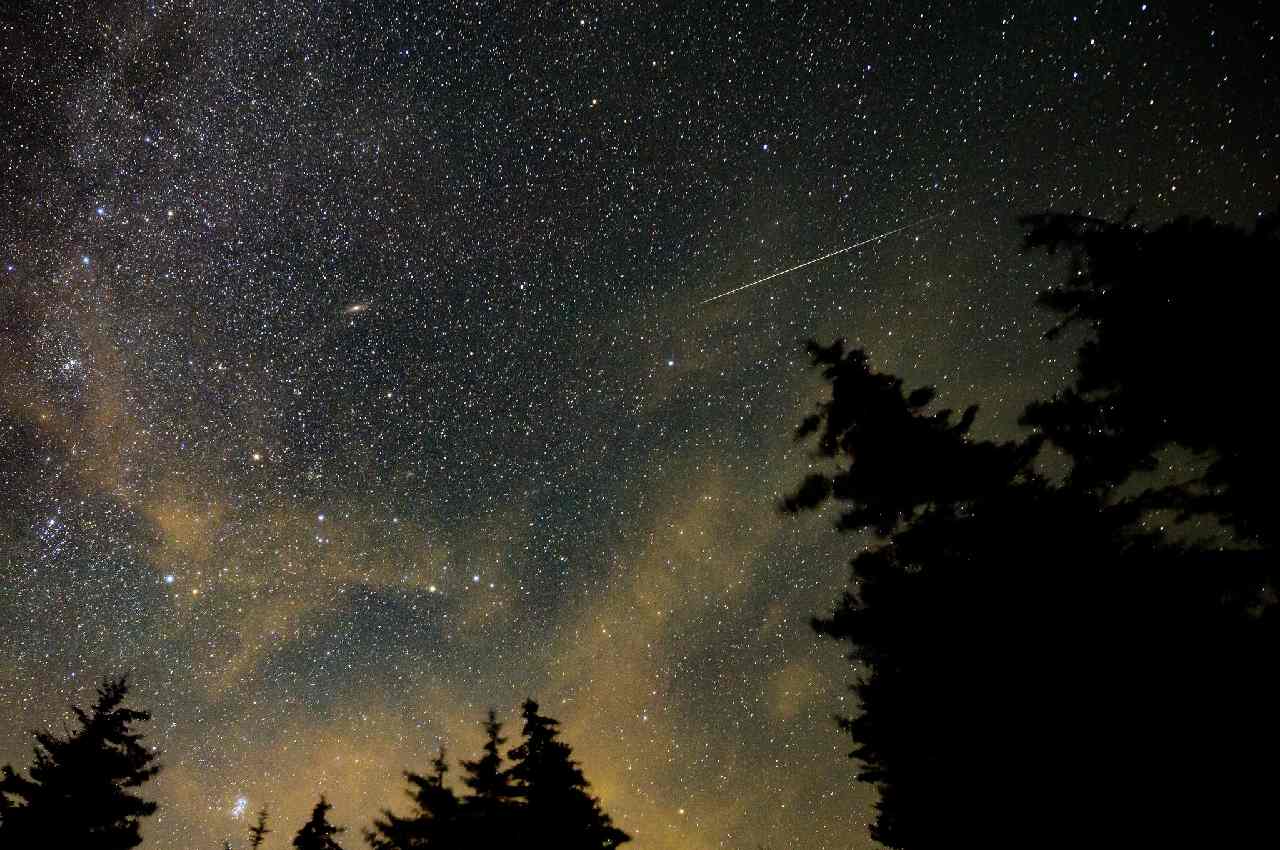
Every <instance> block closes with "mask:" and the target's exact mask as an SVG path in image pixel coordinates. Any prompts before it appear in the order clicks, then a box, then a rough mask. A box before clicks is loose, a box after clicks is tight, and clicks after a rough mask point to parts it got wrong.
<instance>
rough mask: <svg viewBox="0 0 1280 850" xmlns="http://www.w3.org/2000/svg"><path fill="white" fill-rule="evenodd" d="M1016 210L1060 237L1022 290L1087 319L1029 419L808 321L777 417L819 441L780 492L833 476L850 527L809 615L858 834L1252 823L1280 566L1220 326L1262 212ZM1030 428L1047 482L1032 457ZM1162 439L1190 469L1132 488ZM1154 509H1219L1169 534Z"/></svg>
mask: <svg viewBox="0 0 1280 850" xmlns="http://www.w3.org/2000/svg"><path fill="white" fill-rule="evenodd" d="M1029 223H1030V224H1031V225H1032V232H1031V236H1030V238H1029V244H1032V245H1045V246H1049V247H1053V246H1066V247H1068V248H1069V249H1070V250H1071V251H1072V252H1073V266H1072V273H1071V276H1070V278H1069V279H1068V283H1067V284H1066V285H1065V286H1064V287H1062V288H1060V289H1058V290H1055V291H1053V292H1051V293H1049V294H1048V295H1047V296H1046V298H1045V301H1046V303H1048V304H1049V306H1050V307H1052V308H1054V309H1057V310H1058V311H1059V312H1060V313H1062V314H1063V315H1064V317H1065V319H1066V320H1067V321H1080V322H1082V323H1083V324H1084V325H1086V326H1087V330H1088V331H1090V332H1091V333H1090V335H1089V338H1088V339H1087V340H1086V342H1085V343H1084V345H1083V347H1082V348H1081V351H1080V355H1079V371H1078V375H1079V379H1078V381H1077V384H1076V386H1075V387H1073V388H1071V389H1070V390H1066V391H1064V392H1063V393H1060V394H1059V395H1058V396H1056V397H1055V398H1054V399H1052V400H1051V401H1049V402H1045V403H1041V404H1038V405H1032V406H1031V407H1030V408H1029V409H1028V411H1027V414H1026V417H1025V421H1026V422H1027V423H1028V424H1029V425H1032V426H1034V427H1035V429H1036V431H1035V432H1034V433H1033V434H1032V435H1031V436H1029V437H1027V438H1026V439H1022V440H1017V441H1013V442H1008V443H995V442H991V441H984V440H978V439H975V438H974V437H973V436H972V435H971V433H970V431H971V428H972V426H973V424H974V422H975V419H976V409H974V408H970V409H969V410H967V411H966V412H965V413H964V415H962V416H961V417H959V418H958V419H956V418H955V417H954V416H953V414H952V413H951V412H950V411H948V410H935V409H934V406H933V399H934V394H933V391H932V390H931V389H928V388H921V389H918V390H915V391H913V392H909V393H908V392H905V391H904V390H903V385H902V381H900V380H898V379H896V378H894V377H893V376H891V375H884V374H879V373H876V372H875V371H874V370H872V369H871V368H870V366H869V364H868V362H867V359H866V357H865V355H864V354H863V353H862V352H861V351H852V352H846V351H845V350H844V347H843V345H841V344H839V343H837V344H836V345H833V346H831V347H825V348H824V347H820V346H817V345H813V344H811V345H810V352H811V354H812V355H813V359H814V363H815V365H817V366H819V367H821V368H822V369H823V372H824V376H825V377H826V378H827V380H828V381H829V383H830V385H831V400H830V401H829V402H826V403H824V404H822V405H821V406H820V409H819V411H818V412H817V414H815V415H814V416H812V417H810V418H808V419H806V420H805V421H804V422H803V423H802V424H801V426H800V428H799V430H798V436H799V437H801V438H805V437H809V436H811V435H815V434H816V435H817V448H818V452H819V454H820V455H824V456H826V457H828V458H830V459H832V461H834V466H833V468H832V469H831V470H830V471H828V472H823V473H817V474H814V475H811V476H809V477H808V478H807V479H806V480H805V481H804V483H803V484H802V485H801V486H800V488H799V489H798V490H797V491H796V492H795V493H794V494H793V495H792V496H790V497H789V498H788V499H786V500H785V501H784V507H785V508H786V509H788V510H791V511H796V510H805V509H809V508H814V507H817V506H818V505H820V504H821V503H823V502H825V501H826V500H828V499H832V500H835V501H837V502H840V503H841V504H842V506H843V508H844V510H843V511H842V513H841V515H840V519H839V527H840V528H841V529H842V530H846V531H852V532H857V533H864V534H866V535H868V536H869V537H870V544H871V545H866V546H863V547H861V551H860V553H859V554H858V555H857V556H856V557H855V558H854V559H853V561H852V567H853V570H852V583H851V585H850V588H849V590H848V591H847V592H846V593H845V595H844V597H843V599H842V600H841V602H840V604H839V606H838V607H837V608H836V610H835V612H834V614H833V615H832V616H831V617H829V618H826V619H823V620H819V621H817V622H816V623H815V626H816V627H817V628H818V629H819V631H821V632H824V633H826V634H829V635H831V636H833V637H837V638H840V639H842V640H846V641H848V642H849V643H850V644H851V647H852V652H851V655H850V659H851V661H853V663H854V664H855V668H856V670H857V675H856V677H855V680H854V683H853V689H854V690H855V692H856V693H857V696H858V698H859V705H860V709H861V711H860V714H858V715H857V716H856V717H854V718H851V719H846V720H845V721H843V723H842V725H843V726H844V728H845V729H846V730H847V731H848V732H849V733H850V734H851V736H852V737H853V739H854V742H855V744H856V749H855V750H854V753H853V755H854V756H856V757H857V758H858V759H859V760H860V761H861V762H862V767H863V769H862V771H861V773H860V776H859V778H860V779H861V780H862V781H865V782H869V783H871V784H873V785H874V786H876V788H877V789H878V790H879V792H880V801H879V804H878V814H877V817H876V819H875V822H874V823H873V824H872V835H873V837H875V838H876V839H877V840H878V841H880V842H882V843H884V844H886V845H888V846H890V847H898V848H912V849H913V850H916V848H935V847H936V848H943V847H954V846H957V845H958V844H961V843H972V842H975V841H980V842H981V843H983V844H984V845H986V846H994V847H1012V846H1036V845H1042V844H1046V843H1062V844H1071V843H1076V844H1078V845H1079V846H1091V845H1097V844H1099V843H1104V844H1117V845H1123V844H1134V845H1138V844H1141V845H1146V846H1158V845H1160V844H1162V843H1167V844H1170V845H1171V846H1172V845H1173V844H1177V843H1183V844H1185V843H1199V844H1200V845H1201V846H1232V847H1262V846H1273V845H1274V842H1275V840H1276V830H1275V828H1274V827H1273V826H1272V825H1271V818H1270V817H1269V815H1268V814H1267V812H1268V807H1267V803H1266V801H1267V800H1268V799H1274V798H1275V795H1276V793H1277V791H1280V783H1278V782H1277V778H1276V774H1275V771H1266V770H1263V769H1260V768H1263V767H1264V765H1268V764H1274V763H1275V761H1276V756H1277V754H1278V753H1277V750H1278V746H1277V743H1276V740H1275V736H1274V735H1273V734H1272V727H1273V725H1274V718H1275V717H1276V716H1280V699H1278V698H1277V684H1276V679H1277V677H1276V676H1275V675H1274V673H1273V671H1274V664H1275V659H1276V658H1277V657H1280V617H1278V616H1277V614H1278V611H1277V609H1278V607H1280V606H1277V605H1276V588H1277V587H1280V582H1277V581H1276V577H1275V570H1276V560H1275V557H1274V550H1273V549H1272V548H1271V543H1270V541H1271V540H1273V538H1272V537H1270V535H1271V533H1272V531H1271V530H1272V529H1273V528H1274V524H1271V525H1267V519H1266V518H1265V516H1264V512H1263V511H1262V510H1261V509H1260V503H1259V502H1257V501H1256V498H1257V496H1258V495H1259V494H1260V493H1262V492H1263V487H1264V486H1265V485H1266V484H1268V483H1269V482H1270V481H1272V480H1274V478H1275V476H1274V474H1272V472H1267V473H1266V475H1259V470H1260V469H1263V470H1265V469H1273V467H1274V464H1275V459H1274V456H1273V455H1268V456H1267V457H1263V458H1258V460H1257V464H1256V466H1253V467H1251V466H1250V459H1251V458H1256V457H1257V455H1258V453H1259V452H1260V451H1261V450H1262V449H1263V448H1264V447H1265V442H1264V441H1263V440H1261V439H1260V436H1259V435H1260V434H1261V432H1260V431H1259V430H1257V428H1256V426H1255V424H1253V423H1244V424H1241V423H1238V422H1237V421H1235V420H1237V419H1238V418H1239V417H1240V416H1243V415H1247V414H1249V413H1250V411H1249V410H1248V409H1247V407H1248V406H1249V405H1251V404H1254V403H1255V401H1256V397H1257V395H1256V388H1257V387H1258V386H1260V378H1261V376H1260V375H1259V374H1258V368H1257V364H1258V362H1259V361H1258V358H1257V354H1256V348H1257V342H1256V340H1257V337H1254V340H1253V341H1252V342H1242V341H1241V340H1240V339H1238V338H1235V334H1236V333H1237V332H1238V331H1239V330H1240V329H1241V328H1249V327H1252V326H1253V325H1254V324H1257V322H1259V321H1260V319H1259V315H1260V314H1262V312H1263V311H1262V309H1261V305H1260V304H1253V300H1256V298H1257V297H1258V296H1257V294H1256V292H1258V291H1261V290H1262V289H1263V288H1264V287H1262V286H1261V285H1260V284H1261V281H1263V280H1265V279H1268V274H1269V275H1270V279H1273V278H1274V270H1275V268H1277V267H1278V265H1280V264H1277V263H1276V260H1277V252H1276V247H1275V239H1274V235H1273V234H1274V231H1273V230H1266V229H1263V228H1260V229H1259V231H1258V232H1257V233H1255V234H1253V235H1252V236H1245V235H1243V234H1240V233H1238V232H1227V231H1230V229H1220V228H1216V227H1213V226H1210V225H1206V224H1203V223H1200V224H1196V225H1190V224H1186V223H1180V224H1176V225H1172V226H1170V228H1169V229H1168V230H1167V231H1165V230H1163V229H1162V230H1160V231H1156V232H1155V234H1154V235H1153V234H1152V233H1148V232H1146V231H1138V230H1136V229H1134V228H1131V227H1129V226H1128V225H1118V226H1112V225H1105V224H1102V223H1097V222H1093V221H1088V220H1080V219H1077V218H1074V217H1045V218H1037V219H1033V220H1031V221H1030V222H1029ZM1268 240H1269V241H1268ZM1264 243H1265V244H1264ZM1268 269H1269V270H1270V271H1269V273H1268V271H1267V270H1268ZM1209 280H1212V281H1213V282H1214V283H1213V286H1212V287H1208V286H1207V281H1209ZM1206 290H1215V291H1216V295H1217V297H1220V298H1221V299H1223V300H1222V301H1221V302H1216V301H1215V300H1214V293H1213V292H1208V291H1206ZM1251 304H1252V306H1250V305H1251ZM1144 305H1146V307H1148V308H1149V309H1148V310H1147V312H1146V313H1145V314H1144V312H1143V311H1144ZM1241 311H1246V312H1248V313H1249V315H1248V316H1245V317H1241V318H1240V323H1239V324H1236V325H1233V324H1232V322H1231V318H1230V317H1232V316H1235V315H1237V314H1238V313H1239V312H1241ZM1196 317H1198V319H1199V320H1200V322H1201V323H1202V324H1201V325H1199V326H1197V325H1196V323H1195V322H1194V321H1193V318H1196ZM1153 324H1154V327H1153V326H1152V325H1153ZM1197 327H1198V333H1197ZM1191 339H1204V340H1210V341H1212V340H1223V350H1224V351H1231V352H1235V354H1236V355H1237V357H1236V359H1235V360H1234V361H1233V363H1232V369H1235V370H1237V372H1236V373H1235V374H1231V375H1229V376H1222V377H1220V378H1217V379H1215V375H1216V374H1217V373H1218V372H1219V371H1221V370H1219V369H1216V368H1215V367H1206V366H1205V364H1204V363H1203V362H1200V363H1196V364H1186V368H1185V369H1184V368H1183V366H1184V361H1185V360H1186V358H1187V357H1188V356H1189V352H1187V351H1186V348H1187V345H1188V343H1189V340H1191ZM1251 347H1252V349H1251ZM1250 350H1252V351H1253V356H1244V355H1245V354H1246V353H1248V352H1249V351H1250ZM1196 351H1199V347H1197V349H1196ZM1191 356H1199V357H1200V358H1201V359H1202V360H1203V359H1204V358H1203V355H1191ZM1188 378H1190V379H1191V380H1190V381H1188V380H1187V379H1188ZM1224 387H1225V388H1226V390H1224ZM1251 388H1252V390H1251ZM1219 418H1221V419H1222V420H1223V421H1218V419H1219ZM1045 439H1048V440H1051V441H1053V442H1054V443H1055V444H1056V445H1057V446H1058V447H1059V448H1060V449H1062V450H1063V451H1064V452H1065V454H1066V457H1067V460H1068V462H1069V463H1070V473H1069V475H1068V476H1067V477H1066V479H1065V480H1057V479H1052V478H1048V477H1045V476H1044V475H1042V474H1041V472H1040V471H1039V465H1038V464H1039V451H1040V448H1041V445H1042V443H1043V441H1044V440H1045ZM1168 446H1174V447H1180V448H1182V449H1185V450H1187V451H1189V452H1204V453H1205V457H1204V461H1205V465H1204V466H1203V467H1202V469H1203V470H1204V471H1203V472H1200V473H1198V474H1196V475H1194V476H1193V477H1189V478H1188V479H1187V480H1185V481H1182V482H1177V483H1175V484H1173V485H1162V486H1159V487H1155V486H1151V485H1150V484H1149V483H1148V482H1147V481H1145V480H1144V479H1143V478H1142V477H1141V476H1142V475H1143V474H1144V473H1146V472H1149V471H1150V470H1151V469H1152V467H1153V466H1154V459H1155V458H1156V457H1157V456H1158V453H1159V452H1160V451H1161V450H1163V449H1164V448H1165V447H1168ZM1245 467H1249V468H1247V469H1244V471H1240V470H1241V469H1242V468H1245ZM1188 468H1194V467H1193V466H1188ZM1144 488H1145V489H1144ZM1161 510H1164V511H1168V510H1176V511H1179V512H1180V514H1181V517H1182V518H1184V519H1195V518H1196V517H1197V516H1201V517H1206V516H1207V517H1211V518H1214V519H1217V520H1218V521H1220V522H1221V524H1222V529H1223V533H1222V534H1220V535H1219V536H1218V538H1217V539H1215V540H1214V541H1212V543H1211V544H1210V545H1197V544H1194V543H1188V542H1185V541H1184V542H1181V543H1175V542H1173V541H1172V540H1170V538H1169V537H1168V535H1167V534H1165V533H1163V532H1162V531H1161V528H1160V526H1161V525H1162V524H1165V521H1164V520H1162V519H1160V518H1159V516H1158V515H1154V514H1153V513H1152V512H1153V511H1161ZM1188 765H1194V768H1195V770H1194V772H1193V774H1191V775H1189V774H1188ZM1171 812H1176V813H1177V814H1176V816H1174V817H1171V816H1170V813H1171ZM1104 824H1105V829H1106V830H1107V831H1106V832H1105V833H1103V832H1101V830H1102V829H1103V828H1104Z"/></svg>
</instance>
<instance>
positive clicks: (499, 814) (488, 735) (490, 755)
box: [459, 709, 519, 848]
mask: <svg viewBox="0 0 1280 850" xmlns="http://www.w3.org/2000/svg"><path fill="white" fill-rule="evenodd" d="M484 733H485V743H484V748H483V754H482V755H481V756H480V758H479V759H476V760H475V761H464V762H462V769H463V771H465V775H464V776H463V777H462V782H463V784H464V785H466V786H467V788H468V789H470V791H471V793H470V794H468V795H467V796H466V797H465V798H463V800H462V805H461V808H460V811H459V830H460V831H461V834H463V835H465V836H466V839H467V841H468V842H470V843H471V844H472V846H476V847H484V848H489V847H493V848H497V847H507V846H511V842H512V841H515V840H516V820H517V809H518V808H519V804H518V802H517V801H516V799H515V797H516V790H515V787H514V786H513V785H512V782H511V777H510V775H509V774H508V773H507V771H506V769H505V768H504V767H503V760H502V745H503V744H505V743H506V742H507V739H506V738H503V737H502V735H501V733H502V724H501V723H499V722H498V718H497V715H496V714H495V713H494V711H493V709H489V715H488V718H487V719H486V720H485V721H484Z"/></svg>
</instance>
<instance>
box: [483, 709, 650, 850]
mask: <svg viewBox="0 0 1280 850" xmlns="http://www.w3.org/2000/svg"><path fill="white" fill-rule="evenodd" d="M521 717H523V718H524V729H523V730H522V732H523V734H524V743H522V744H521V745H520V746H518V747H516V748H515V749H513V750H511V752H510V753H509V755H510V756H511V759H512V761H513V762H514V766H513V767H512V768H511V772H510V775H511V778H512V779H513V780H514V781H515V783H516V788H517V793H518V794H519V795H520V797H521V798H522V799H523V800H524V803H525V809H524V817H523V818H522V821H523V824H524V829H523V830H522V832H523V833H524V834H526V835H528V836H531V837H532V839H533V840H534V841H535V846H555V847H562V848H565V850H578V848H582V850H587V849H588V848H591V850H602V848H604V850H607V848H613V847H617V846H618V845H620V844H623V843H624V842H627V841H630V840H631V837H630V836H629V835H627V834H626V833H625V832H623V831H622V830H620V829H618V828H617V827H615V826H614V825H613V821H612V819H611V818H610V817H609V816H608V815H607V814H605V813H604V811H603V809H601V807H600V801H599V800H597V799H596V798H595V797H592V796H591V795H590V794H588V793H587V788H588V787H589V786H590V783H589V782H587V779H586V777H585V776H583V774H582V769H581V768H580V767H579V766H578V763H577V762H576V761H574V760H573V750H572V749H571V748H570V747H569V745H568V744H566V743H565V742H564V741H562V740H560V729H559V725H560V724H559V723H558V722H557V721H556V720H555V719H553V718H551V717H546V716H543V715H541V714H539V713H538V704H537V703H536V702H534V701H533V700H531V699H529V700H525V702H524V706H523V707H522V709H521Z"/></svg>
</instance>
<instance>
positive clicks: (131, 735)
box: [0, 676, 160, 850]
mask: <svg viewBox="0 0 1280 850" xmlns="http://www.w3.org/2000/svg"><path fill="white" fill-rule="evenodd" d="M128 692H129V687H128V679H127V677H125V676H121V677H120V678H118V679H110V680H107V681H104V682H103V683H102V684H101V685H100V686H99V687H98V697H97V701H96V702H95V703H94V706H93V708H92V709H90V710H89V711H87V712H86V711H83V710H81V709H80V708H76V707H73V708H72V711H74V712H75V715H76V722H77V724H78V728H76V729H75V730H74V731H72V732H69V733H66V734H65V735H62V736H59V735H54V734H51V733H48V732H36V733H34V735H35V739H36V747H35V761H34V763H33V764H32V765H31V768H30V770H29V777H23V776H22V775H21V774H19V773H17V772H16V771H15V770H14V769H13V768H12V767H11V766H8V765H6V766H5V768H4V770H3V775H2V776H0V847H4V848H6V850H7V849H8V848H22V850H25V848H37V847H59V848H60V847H68V848H70V847H77V848H79V847H83V848H86V850H90V849H91V850H127V849H128V848H131V847H136V846H138V844H140V843H141V842H142V837H141V835H140V833H139V826H140V824H141V821H142V818H145V817H148V816H149V815H152V814H154V813H155V811H156V808H157V807H156V803H154V802H151V801H148V800H144V799H143V798H141V797H140V796H138V795H137V794H136V793H135V789H137V788H139V787H141V786H142V785H143V784H144V783H145V782H147V781H148V780H149V779H151V778H152V777H153V776H155V775H156V774H157V773H158V772H159V771H160V767H159V765H158V764H155V760H156V753H155V751H154V750H150V749H148V748H146V747H144V746H143V745H142V735H141V734H140V733H138V732H135V731H134V730H133V726H134V724H136V723H140V722H144V721H147V720H150V719H151V715H150V714H148V713H147V712H145V711H137V710H134V709H130V708H125V707H124V705H123V704H124V701H125V697H126V696H127V695H128Z"/></svg>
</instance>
